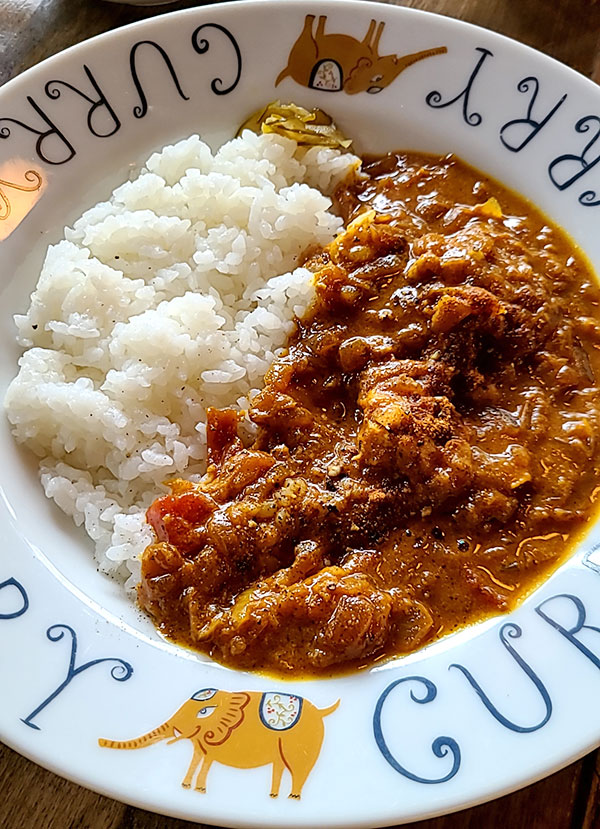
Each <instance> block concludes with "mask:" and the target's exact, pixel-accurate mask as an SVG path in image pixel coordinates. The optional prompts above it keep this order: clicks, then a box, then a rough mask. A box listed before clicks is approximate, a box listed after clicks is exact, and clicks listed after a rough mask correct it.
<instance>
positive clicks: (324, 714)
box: [318, 699, 340, 717]
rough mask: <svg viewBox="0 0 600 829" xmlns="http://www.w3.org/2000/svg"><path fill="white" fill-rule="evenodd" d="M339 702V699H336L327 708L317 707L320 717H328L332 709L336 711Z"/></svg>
mask: <svg viewBox="0 0 600 829" xmlns="http://www.w3.org/2000/svg"><path fill="white" fill-rule="evenodd" d="M339 704H340V700H339V699H338V701H337V702H334V703H333V705H330V706H329V708H319V709H318V711H319V714H320V715H321V716H322V717H328V716H329V715H330V714H333V712H334V711H337V709H338V707H339Z"/></svg>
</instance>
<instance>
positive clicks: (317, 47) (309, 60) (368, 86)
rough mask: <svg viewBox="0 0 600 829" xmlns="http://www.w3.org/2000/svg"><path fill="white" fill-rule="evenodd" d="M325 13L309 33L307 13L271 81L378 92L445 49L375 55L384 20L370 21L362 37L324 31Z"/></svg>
mask: <svg viewBox="0 0 600 829" xmlns="http://www.w3.org/2000/svg"><path fill="white" fill-rule="evenodd" d="M326 21H327V15H321V16H320V17H319V21H318V23H317V29H316V32H315V33H314V34H313V26H314V22H315V15H314V14H307V15H306V18H305V20H304V28H303V29H302V32H301V33H300V35H299V37H298V39H297V40H296V42H295V43H294V45H293V46H292V48H291V51H290V54H289V57H288V64H287V66H286V67H285V69H283V70H282V71H281V72H280V73H279V76H278V78H277V80H276V82H275V86H278V85H279V84H280V83H281V81H282V80H283V79H284V78H288V77H291V78H293V79H294V80H295V81H296V83H299V84H300V85H301V86H307V87H309V88H310V89H320V90H324V91H326V92H339V91H340V90H343V91H344V92H347V93H348V94H349V95H355V94H356V93H357V92H365V91H366V92H370V93H374V92H381V90H382V89H385V87H386V86H389V85H390V84H391V83H392V81H394V80H395V79H396V78H397V77H398V75H399V74H400V72H403V71H404V70H405V69H407V68H408V67H409V66H412V64H413V63H416V62H417V61H419V60H425V58H430V57H433V55H441V54H444V53H445V52H447V51H448V50H447V49H446V47H445V46H440V47H437V48H435V49H425V50H424V51H422V52H414V53H413V54H410V55H404V56H403V57H398V56H397V55H381V56H380V55H379V53H378V49H379V41H380V40H381V35H382V33H383V29H384V27H385V23H384V22H382V23H379V25H377V23H376V22H375V20H371V22H370V24H369V28H368V30H367V34H366V35H365V37H364V39H363V40H356V38H354V37H351V36H350V35H340V34H327V35H326V34H325V23H326Z"/></svg>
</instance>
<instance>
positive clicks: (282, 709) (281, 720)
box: [259, 691, 302, 731]
mask: <svg viewBox="0 0 600 829" xmlns="http://www.w3.org/2000/svg"><path fill="white" fill-rule="evenodd" d="M259 711H260V719H261V721H262V723H263V725H265V726H266V727H267V728H271V729H273V730H274V731H286V730H287V729H288V728H292V726H294V725H296V723H297V722H298V718H299V717H300V713H301V711H302V697H295V696H292V695H291V694H281V693H278V692H273V691H271V692H267V693H266V694H263V695H262V699H261V701H260V707H259Z"/></svg>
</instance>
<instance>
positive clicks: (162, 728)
mask: <svg viewBox="0 0 600 829" xmlns="http://www.w3.org/2000/svg"><path fill="white" fill-rule="evenodd" d="M172 733H173V729H172V727H170V726H169V724H168V723H163V724H162V725H159V726H158V728H155V729H154V730H153V731H149V732H148V733H147V734H143V735H142V736H141V737H136V738H135V739H134V740H104V739H102V738H100V739H99V740H98V745H99V746H102V748H126V749H132V748H144V747H145V746H149V745H152V743H157V742H158V741H159V740H164V739H165V737H168V736H171V735H172Z"/></svg>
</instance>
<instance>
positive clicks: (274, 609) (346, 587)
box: [194, 566, 432, 668]
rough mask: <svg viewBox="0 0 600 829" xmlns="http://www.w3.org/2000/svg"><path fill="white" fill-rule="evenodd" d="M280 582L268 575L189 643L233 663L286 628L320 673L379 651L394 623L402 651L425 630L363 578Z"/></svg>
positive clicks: (340, 570)
mask: <svg viewBox="0 0 600 829" xmlns="http://www.w3.org/2000/svg"><path fill="white" fill-rule="evenodd" d="M286 581H287V579H286V578H285V577H284V576H283V575H282V574H276V575H275V576H273V577H272V578H271V579H267V580H265V581H263V582H259V583H257V584H256V585H254V586H253V587H252V588H251V589H249V590H247V591H245V592H244V593H242V594H240V595H239V596H238V597H237V599H236V601H235V604H234V605H233V607H232V608H231V609H229V610H226V611H224V612H222V613H220V614H218V616H217V617H215V618H213V619H211V620H209V621H208V622H207V623H205V624H204V625H202V626H201V627H197V628H196V629H195V631H194V634H195V638H196V640H197V641H200V642H201V641H203V640H206V639H210V640H211V641H213V642H214V643H216V646H217V648H218V649H219V651H220V652H221V653H223V654H224V655H226V656H227V655H229V656H230V655H232V654H235V655H236V656H237V657H238V658H240V657H241V655H242V654H243V653H244V651H245V650H246V649H248V648H250V647H252V646H253V645H254V643H255V642H256V640H257V639H258V638H260V639H261V640H263V642H262V646H263V647H265V648H268V641H269V637H270V636H271V637H272V635H273V634H274V633H276V632H277V630H278V629H279V628H280V627H281V626H286V627H287V628H288V629H289V627H290V625H293V629H294V631H295V632H296V635H297V636H298V641H299V646H300V647H301V648H305V649H306V657H307V659H308V661H309V663H310V664H312V665H313V666H314V667H317V668H326V667H329V666H331V665H334V664H337V663H340V662H347V661H349V660H359V659H363V658H367V657H368V656H370V655H372V654H373V653H376V652H377V651H380V650H381V649H383V648H384V647H385V645H386V643H388V642H389V641H390V640H392V639H395V637H396V634H397V623H399V624H400V625H402V626H404V628H405V629H406V630H407V631H408V628H410V629H411V632H410V641H407V642H406V643H405V647H406V648H407V649H410V648H412V647H415V642H417V641H422V640H423V639H424V638H425V637H426V636H427V634H428V632H429V631H430V629H431V625H432V620H431V616H430V615H429V613H428V612H427V611H426V609H425V608H424V607H423V606H422V605H420V604H419V603H418V602H414V601H411V600H409V599H408V598H407V597H406V596H405V595H404V594H403V593H402V592H401V591H400V590H397V589H395V588H390V589H388V590H384V589H380V588H378V587H376V586H375V584H374V582H373V580H372V578H371V577H370V576H368V575H366V574H364V573H353V572H348V570H347V569H346V568H344V567H336V566H329V567H323V568H322V569H320V570H319V572H317V573H316V574H315V575H313V576H310V577H308V578H305V579H302V580H301V581H298V582H295V583H292V584H287V583H286ZM407 620H410V622H409V624H407ZM299 634H301V635H299Z"/></svg>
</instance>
